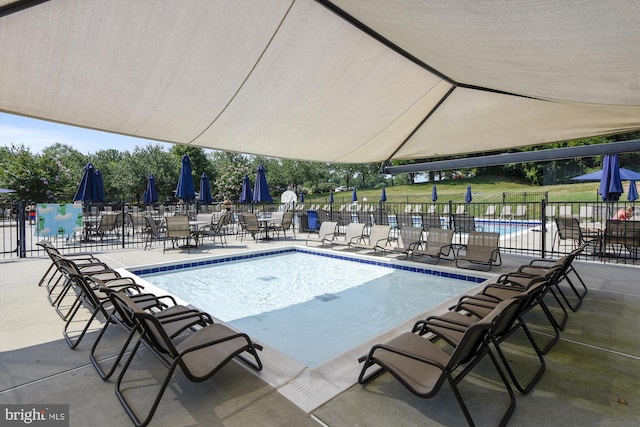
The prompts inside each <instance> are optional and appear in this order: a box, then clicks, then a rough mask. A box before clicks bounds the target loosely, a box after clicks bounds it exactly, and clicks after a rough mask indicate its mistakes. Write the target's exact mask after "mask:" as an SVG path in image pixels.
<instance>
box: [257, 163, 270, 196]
mask: <svg viewBox="0 0 640 427" xmlns="http://www.w3.org/2000/svg"><path fill="white" fill-rule="evenodd" d="M253 201H254V202H255V203H272V202H273V199H272V198H271V194H269V185H267V176H266V175H265V172H264V166H262V165H260V166H258V171H257V172H256V183H255V187H253Z"/></svg>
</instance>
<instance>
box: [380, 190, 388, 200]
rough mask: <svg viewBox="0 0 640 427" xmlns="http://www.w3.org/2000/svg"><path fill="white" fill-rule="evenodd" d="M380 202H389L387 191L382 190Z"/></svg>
mask: <svg viewBox="0 0 640 427" xmlns="http://www.w3.org/2000/svg"><path fill="white" fill-rule="evenodd" d="M380 201H381V202H386V201H387V190H385V189H384V188H383V189H382V194H381V195H380Z"/></svg>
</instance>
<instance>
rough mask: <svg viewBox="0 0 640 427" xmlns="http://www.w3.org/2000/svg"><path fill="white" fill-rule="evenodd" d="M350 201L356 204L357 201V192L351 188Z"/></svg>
mask: <svg viewBox="0 0 640 427" xmlns="http://www.w3.org/2000/svg"><path fill="white" fill-rule="evenodd" d="M351 201H352V202H357V201H358V192H357V191H356V188H355V187H354V188H353V194H352V195H351Z"/></svg>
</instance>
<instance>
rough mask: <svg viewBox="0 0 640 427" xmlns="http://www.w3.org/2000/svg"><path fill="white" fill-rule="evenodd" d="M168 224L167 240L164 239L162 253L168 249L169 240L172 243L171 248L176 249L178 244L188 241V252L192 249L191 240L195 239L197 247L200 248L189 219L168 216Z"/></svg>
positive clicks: (166, 220) (166, 221)
mask: <svg viewBox="0 0 640 427" xmlns="http://www.w3.org/2000/svg"><path fill="white" fill-rule="evenodd" d="M165 223H166V238H165V239H164V245H163V246H162V252H165V251H166V249H167V240H170V241H171V247H172V248H173V249H175V247H176V244H177V243H178V242H179V241H180V240H181V239H184V240H185V241H186V243H185V246H186V248H187V252H190V249H191V239H192V238H195V241H196V247H197V246H198V239H197V236H194V234H193V233H192V232H191V226H190V225H189V218H188V217H187V216H186V215H176V216H168V217H166V218H165Z"/></svg>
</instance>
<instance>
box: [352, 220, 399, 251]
mask: <svg viewBox="0 0 640 427" xmlns="http://www.w3.org/2000/svg"><path fill="white" fill-rule="evenodd" d="M390 232H391V227H389V226H388V225H372V226H371V230H370V232H369V236H366V237H363V238H361V239H355V240H352V241H349V242H348V243H347V247H348V248H349V249H353V250H356V249H365V250H369V251H373V252H376V251H377V250H378V249H380V250H381V251H382V252H384V251H385V248H387V247H389V246H390V244H391V242H390V238H389V233H390Z"/></svg>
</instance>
